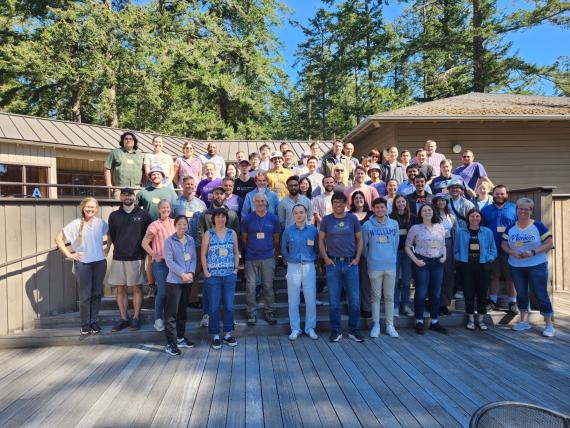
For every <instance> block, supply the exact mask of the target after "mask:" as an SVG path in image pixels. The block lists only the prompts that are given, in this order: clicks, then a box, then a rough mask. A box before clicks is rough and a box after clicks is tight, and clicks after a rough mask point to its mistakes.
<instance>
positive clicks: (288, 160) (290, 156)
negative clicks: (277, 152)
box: [283, 151, 294, 166]
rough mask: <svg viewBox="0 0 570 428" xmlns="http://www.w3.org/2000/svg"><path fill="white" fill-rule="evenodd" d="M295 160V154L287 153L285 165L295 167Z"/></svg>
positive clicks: (284, 157) (284, 160)
mask: <svg viewBox="0 0 570 428" xmlns="http://www.w3.org/2000/svg"><path fill="white" fill-rule="evenodd" d="M293 162H294V159H293V153H291V152H290V151H287V152H285V154H284V155H283V163H284V164H286V165H287V166H290V165H293Z"/></svg>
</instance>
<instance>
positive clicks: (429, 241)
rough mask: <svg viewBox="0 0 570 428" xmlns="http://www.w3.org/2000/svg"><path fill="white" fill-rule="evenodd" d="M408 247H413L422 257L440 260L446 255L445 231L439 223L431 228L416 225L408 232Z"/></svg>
mask: <svg viewBox="0 0 570 428" xmlns="http://www.w3.org/2000/svg"><path fill="white" fill-rule="evenodd" d="M406 247H413V248H414V253H415V254H418V255H420V256H424V257H430V258H440V257H442V256H443V255H445V229H444V228H443V226H442V225H441V224H439V223H436V224H434V225H432V226H431V227H428V226H426V225H425V224H423V223H422V224H416V225H414V226H412V227H411V228H410V230H409V231H408V236H407V238H406Z"/></svg>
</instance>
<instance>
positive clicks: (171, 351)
mask: <svg viewBox="0 0 570 428" xmlns="http://www.w3.org/2000/svg"><path fill="white" fill-rule="evenodd" d="M164 352H166V353H167V354H168V355H172V356H174V357H175V356H178V355H181V354H182V352H181V351H180V349H178V346H176V345H174V344H170V343H169V344H167V345H166V346H165V347H164Z"/></svg>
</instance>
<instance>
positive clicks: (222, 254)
mask: <svg viewBox="0 0 570 428" xmlns="http://www.w3.org/2000/svg"><path fill="white" fill-rule="evenodd" d="M227 255H228V249H227V248H220V256H221V257H226V256H227Z"/></svg>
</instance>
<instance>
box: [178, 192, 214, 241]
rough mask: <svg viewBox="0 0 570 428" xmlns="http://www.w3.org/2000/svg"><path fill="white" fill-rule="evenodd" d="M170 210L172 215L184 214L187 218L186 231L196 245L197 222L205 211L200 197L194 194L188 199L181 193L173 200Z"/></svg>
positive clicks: (204, 205)
mask: <svg viewBox="0 0 570 428" xmlns="http://www.w3.org/2000/svg"><path fill="white" fill-rule="evenodd" d="M172 211H174V216H175V217H178V216H179V215H183V216H186V218H187V219H188V227H189V229H188V233H189V234H190V236H191V237H192V238H193V239H194V242H195V243H196V245H199V243H198V223H199V222H200V217H201V216H202V214H203V213H204V211H206V204H205V203H204V201H202V200H201V199H200V198H197V197H196V196H194V197H193V198H192V199H191V200H190V201H189V200H188V199H187V198H186V196H184V195H182V196H180V197H179V198H178V199H176V200H175V201H174V203H173V204H172Z"/></svg>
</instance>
